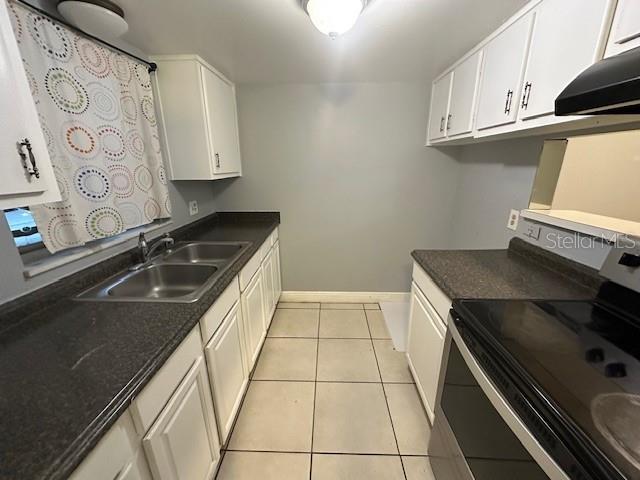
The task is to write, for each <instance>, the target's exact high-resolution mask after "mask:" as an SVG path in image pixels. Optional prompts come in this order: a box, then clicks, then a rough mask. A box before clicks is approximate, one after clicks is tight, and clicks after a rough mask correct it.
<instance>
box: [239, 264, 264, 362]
mask: <svg viewBox="0 0 640 480" xmlns="http://www.w3.org/2000/svg"><path fill="white" fill-rule="evenodd" d="M241 299H242V319H243V321H244V332H245V345H246V355H247V368H248V370H249V371H251V369H253V365H254V364H255V363H256V359H257V358H258V354H259V353H260V347H261V346H262V342H263V341H264V337H265V336H266V330H265V328H264V317H265V311H264V304H265V301H264V287H263V281H262V269H260V268H259V269H258V271H257V272H256V274H255V275H254V276H253V278H252V279H251V281H250V282H249V285H247V288H246V289H245V291H244V292H242V295H241Z"/></svg>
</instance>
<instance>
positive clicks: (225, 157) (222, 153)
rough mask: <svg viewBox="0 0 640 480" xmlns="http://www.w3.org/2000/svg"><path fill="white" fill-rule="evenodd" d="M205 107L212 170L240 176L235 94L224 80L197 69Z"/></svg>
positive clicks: (231, 86)
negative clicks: (202, 86)
mask: <svg viewBox="0 0 640 480" xmlns="http://www.w3.org/2000/svg"><path fill="white" fill-rule="evenodd" d="M200 71H201V72H202V83H203V84H204V96H205V105H206V111H207V118H208V119H209V121H210V123H211V125H210V129H209V130H210V134H211V136H210V137H209V142H210V149H211V151H212V152H214V154H213V155H214V171H215V173H216V174H217V175H219V174H224V173H226V174H230V173H240V141H239V138H238V117H237V112H236V91H235V87H234V86H233V84H232V83H230V82H229V81H228V80H226V79H225V78H223V77H221V76H220V75H218V74H216V73H214V72H212V71H211V70H209V69H207V68H204V67H201V68H200Z"/></svg>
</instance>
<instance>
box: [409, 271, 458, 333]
mask: <svg viewBox="0 0 640 480" xmlns="http://www.w3.org/2000/svg"><path fill="white" fill-rule="evenodd" d="M413 281H414V282H415V284H416V285H417V286H418V288H420V291H421V292H422V293H423V294H424V296H425V297H426V298H427V300H428V301H429V302H428V303H430V304H431V305H432V306H433V308H434V309H435V311H436V312H438V316H439V317H440V320H441V322H442V324H443V325H444V326H445V328H446V325H447V318H449V310H451V299H450V298H449V297H447V294H446V293H444V292H443V291H442V290H440V287H438V286H437V285H436V283H435V282H434V281H433V279H432V278H431V277H430V276H429V275H427V273H426V272H425V271H424V270H423V269H422V267H420V265H418V264H417V263H415V262H414V263H413Z"/></svg>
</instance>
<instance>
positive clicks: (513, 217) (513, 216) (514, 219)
mask: <svg viewBox="0 0 640 480" xmlns="http://www.w3.org/2000/svg"><path fill="white" fill-rule="evenodd" d="M518 220H520V212H519V211H518V210H511V213H510V214H509V221H508V222H507V228H508V229H510V230H517V229H518Z"/></svg>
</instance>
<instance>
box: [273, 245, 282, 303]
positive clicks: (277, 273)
mask: <svg viewBox="0 0 640 480" xmlns="http://www.w3.org/2000/svg"><path fill="white" fill-rule="evenodd" d="M273 253H274V255H273V256H274V261H273V267H274V274H273V277H274V279H275V285H274V288H275V291H276V292H275V293H276V295H275V303H276V306H277V305H278V302H279V301H280V295H281V294H282V272H281V270H280V242H276V244H275V246H274V247H273Z"/></svg>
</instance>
